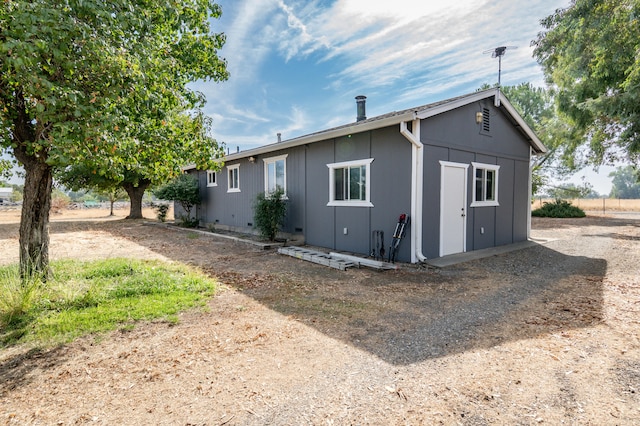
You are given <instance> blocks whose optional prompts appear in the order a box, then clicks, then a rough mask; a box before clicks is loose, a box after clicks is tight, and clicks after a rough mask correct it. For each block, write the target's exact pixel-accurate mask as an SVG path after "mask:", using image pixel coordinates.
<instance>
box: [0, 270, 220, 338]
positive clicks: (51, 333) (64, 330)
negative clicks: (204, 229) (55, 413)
mask: <svg viewBox="0 0 640 426" xmlns="http://www.w3.org/2000/svg"><path fill="white" fill-rule="evenodd" d="M50 266H51V270H52V272H53V273H52V275H51V278H50V279H49V280H48V281H47V282H46V284H42V283H41V281H40V280H36V281H35V284H28V283H27V284H23V283H21V281H20V278H19V272H18V267H17V266H10V267H3V268H0V278H1V279H2V281H1V282H2V284H0V347H3V346H8V345H12V344H17V343H23V342H34V343H35V344H37V345H46V344H53V343H61V342H68V341H71V340H73V339H74V338H76V337H79V336H81V335H84V334H88V333H99V332H104V331H109V330H113V329H116V328H118V327H120V328H128V327H130V326H131V324H133V323H135V322H136V321H140V320H152V319H162V320H164V321H167V322H169V323H172V324H175V323H177V322H178V316H177V314H178V313H179V312H181V311H183V310H185V309H188V308H191V307H195V306H203V305H204V304H205V303H206V301H207V299H208V298H209V297H210V296H211V295H213V293H214V292H215V289H216V283H215V282H214V281H213V280H211V279H210V278H208V277H206V276H205V275H203V274H202V273H200V272H198V271H196V270H194V269H191V268H189V267H187V266H185V265H173V264H167V263H162V262H159V261H139V260H130V259H108V260H102V261H94V262H78V261H59V262H52V263H51V265H50Z"/></svg>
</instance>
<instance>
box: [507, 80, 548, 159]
mask: <svg viewBox="0 0 640 426" xmlns="http://www.w3.org/2000/svg"><path fill="white" fill-rule="evenodd" d="M500 101H501V102H502V105H503V106H504V107H505V109H506V110H507V111H508V112H509V115H511V117H512V118H513V119H514V120H515V121H516V123H518V126H520V128H521V129H522V131H523V132H524V133H526V135H527V136H529V138H531V145H532V147H533V149H534V151H535V152H536V154H544V153H546V152H547V147H546V146H544V144H543V143H542V141H541V140H540V139H539V138H538V137H537V136H536V134H535V133H534V132H533V130H531V127H529V125H528V124H527V122H526V121H524V119H523V118H522V117H520V114H518V112H517V111H516V109H515V108H514V107H513V105H511V103H510V102H509V101H508V100H507V98H506V97H505V96H504V95H503V94H502V93H500Z"/></svg>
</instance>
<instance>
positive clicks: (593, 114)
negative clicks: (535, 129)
mask: <svg viewBox="0 0 640 426" xmlns="http://www.w3.org/2000/svg"><path fill="white" fill-rule="evenodd" d="M541 23H542V26H543V27H544V30H543V31H542V32H540V33H539V34H538V37H537V39H536V40H534V41H533V42H532V44H533V45H534V46H535V50H534V56H535V57H536V58H537V60H538V62H539V63H540V64H542V66H543V68H544V72H545V75H546V78H547V80H548V82H549V84H550V85H552V86H554V87H555V88H556V89H557V94H556V101H557V105H558V110H559V112H560V113H561V114H562V116H561V117H562V118H563V119H564V122H565V126H566V132H565V137H566V139H565V141H564V150H565V158H566V159H567V160H568V159H569V158H570V157H573V158H574V160H573V164H571V162H570V161H569V160H568V161H569V165H570V166H573V167H576V168H577V167H580V166H583V165H585V164H593V165H600V164H607V163H612V162H614V161H616V160H627V161H631V162H633V163H635V164H640V54H639V53H638V46H639V45H640V0H572V2H571V4H570V5H569V7H567V8H565V9H559V10H557V11H556V12H555V13H554V14H553V15H551V16H549V17H547V18H545V19H543V20H542V21H541Z"/></svg>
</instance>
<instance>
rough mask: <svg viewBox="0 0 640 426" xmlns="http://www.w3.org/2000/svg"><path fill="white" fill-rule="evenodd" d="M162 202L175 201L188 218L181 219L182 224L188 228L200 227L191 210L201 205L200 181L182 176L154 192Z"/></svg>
mask: <svg viewBox="0 0 640 426" xmlns="http://www.w3.org/2000/svg"><path fill="white" fill-rule="evenodd" d="M153 193H154V195H155V196H156V197H158V198H159V199H161V200H170V201H175V202H176V203H178V204H180V206H181V207H182V209H183V210H184V211H185V213H186V216H185V217H181V218H180V219H181V224H182V226H184V227H186V228H195V227H196V226H198V222H199V221H198V219H191V209H192V208H193V207H194V206H197V205H199V204H200V202H201V199H200V189H199V187H198V180H197V179H196V178H195V177H193V176H192V175H189V174H186V173H185V174H181V175H179V176H178V177H177V178H175V179H174V180H172V181H171V182H169V183H167V184H165V185H163V186H161V187H160V188H158V189H156V190H155V191H153Z"/></svg>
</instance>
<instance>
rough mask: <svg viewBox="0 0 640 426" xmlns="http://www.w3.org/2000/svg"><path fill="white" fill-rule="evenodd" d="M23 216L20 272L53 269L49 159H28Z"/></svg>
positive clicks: (21, 219)
mask: <svg viewBox="0 0 640 426" xmlns="http://www.w3.org/2000/svg"><path fill="white" fill-rule="evenodd" d="M23 165H24V168H25V172H26V174H25V181H24V197H23V199H22V215H21V218H20V276H21V277H22V278H26V277H30V276H32V275H33V274H35V273H42V274H44V276H45V277H46V275H47V274H48V272H49V210H50V209H51V187H52V182H53V179H52V171H51V167H50V166H49V165H47V164H46V163H41V162H39V161H27V162H26V163H24V164H23Z"/></svg>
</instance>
